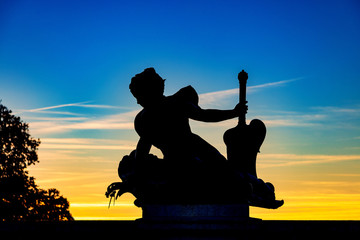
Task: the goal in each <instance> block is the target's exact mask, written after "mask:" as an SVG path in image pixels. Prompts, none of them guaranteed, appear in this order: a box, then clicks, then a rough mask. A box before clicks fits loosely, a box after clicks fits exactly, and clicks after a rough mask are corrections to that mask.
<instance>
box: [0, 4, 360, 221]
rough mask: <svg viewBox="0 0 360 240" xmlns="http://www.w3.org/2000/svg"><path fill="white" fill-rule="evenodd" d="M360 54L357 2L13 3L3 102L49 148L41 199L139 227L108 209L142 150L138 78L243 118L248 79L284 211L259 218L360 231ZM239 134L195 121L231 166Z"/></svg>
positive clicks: (0, 20) (4, 32)
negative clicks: (123, 163) (233, 140)
mask: <svg viewBox="0 0 360 240" xmlns="http://www.w3.org/2000/svg"><path fill="white" fill-rule="evenodd" d="M359 43H360V3H359V1H357V0H353V1H351V0H339V1H332V0H330V1H329V0H327V1H319V0H303V1H280V0H279V1H266V0H263V1H260V0H258V1H257V0H254V1H240V0H238V1H230V0H224V1H213V0H208V1H186V0H181V1H138V0H133V1H121V0H120V1H66V0H65V1H64V0H63V1H57V0H55V1H41V0H39V1H25V0H17V1H9V0H2V1H1V2H0V99H1V100H2V102H1V103H2V104H3V105H5V106H7V107H8V108H9V109H11V110H12V111H13V113H14V114H15V115H17V116H20V117H21V119H22V120H23V121H25V122H27V123H28V124H29V128H30V134H31V136H32V137H34V138H40V140H41V145H40V147H39V151H38V154H39V160H40V162H39V163H38V164H36V165H34V166H31V167H30V168H29V172H30V175H33V176H34V177H35V178H36V181H35V182H36V183H37V184H38V185H39V186H40V187H41V188H57V189H58V190H59V191H60V193H61V194H62V195H63V196H64V197H66V198H67V199H68V200H69V202H70V212H71V213H72V214H73V216H74V218H75V219H77V220H84V219H88V220H91V219H104V220H106V219H107V220H113V219H120V220H124V219H127V220H129V219H136V218H140V217H141V209H139V208H137V207H135V206H134V205H133V201H134V197H133V196H132V195H131V194H125V195H124V196H122V197H121V198H120V199H118V200H117V202H116V204H115V206H111V207H110V208H109V209H108V200H109V199H106V198H105V195H104V193H105V191H106V187H107V186H108V185H109V184H110V183H112V182H116V181H120V179H119V178H118V176H117V167H118V163H119V161H120V160H121V159H122V157H123V156H124V155H127V154H129V153H130V152H131V151H132V150H133V149H135V146H136V143H137V140H138V136H137V134H136V132H135V131H134V129H133V120H134V117H135V116H136V114H137V112H139V111H140V110H141V107H140V106H138V105H137V104H136V100H135V99H134V98H133V96H132V95H131V93H130V92H129V89H128V86H129V82H130V79H131V77H132V76H134V75H135V74H136V73H139V72H141V71H143V70H144V69H145V68H147V67H154V68H155V69H156V71H157V72H158V73H159V74H160V75H161V76H162V77H163V78H165V79H166V82H165V95H171V94H174V93H175V92H177V91H178V90H179V89H180V88H182V87H185V86H187V85H192V86H193V87H194V88H195V89H196V91H197V93H198V94H199V97H200V106H201V107H203V108H217V109H232V108H233V107H234V106H235V105H236V103H237V101H238V81H237V73H238V72H239V71H241V70H242V69H244V70H245V71H247V72H248V74H249V79H248V95H247V100H248V102H249V103H248V106H249V111H248V114H247V119H248V122H249V121H250V120H251V119H254V118H258V119H261V120H263V121H264V123H265V124H266V126H267V136H266V139H265V141H264V143H263V145H262V147H261V149H260V151H261V153H260V154H259V155H258V159H257V168H258V175H259V177H260V178H262V179H264V180H265V181H270V182H272V183H273V184H274V185H275V188H276V196H277V198H278V199H284V201H285V204H284V206H283V207H281V208H280V209H278V210H268V209H261V208H255V207H251V209H250V216H252V217H257V218H262V219H265V220H266V219H269V220H270V219H273V220H278V219H281V220H303V219H308V220H338V219H339V220H360V207H359V206H360V190H359V189H360V96H359V89H360V81H359V80H360V72H359V69H360V44H359ZM235 125H236V119H234V120H228V121H224V122H220V123H201V122H195V121H191V127H192V130H193V132H194V133H196V134H199V135H200V136H201V137H203V138H204V139H206V140H207V141H208V142H210V143H211V144H212V145H214V146H215V147H216V148H217V149H219V151H220V152H221V153H223V154H224V155H225V156H226V147H225V144H224V143H223V141H222V135H223V133H224V132H225V131H226V130H227V129H229V128H232V127H234V126H235ZM152 152H153V153H154V154H157V155H158V156H160V157H161V153H160V152H159V151H158V150H157V149H154V148H153V149H152Z"/></svg>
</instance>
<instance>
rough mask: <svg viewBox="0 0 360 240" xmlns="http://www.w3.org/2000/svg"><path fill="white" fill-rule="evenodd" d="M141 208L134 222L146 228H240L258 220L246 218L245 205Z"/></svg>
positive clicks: (246, 210)
mask: <svg viewBox="0 0 360 240" xmlns="http://www.w3.org/2000/svg"><path fill="white" fill-rule="evenodd" d="M142 209H143V215H142V216H143V217H142V218H141V219H138V220H137V222H138V224H139V226H140V227H141V228H147V229H201V230H204V229H208V230H210V229H216V230H219V229H240V228H243V227H245V226H247V225H248V223H253V222H257V221H261V219H254V218H250V217H249V205H247V204H229V205H227V204H194V205H192V204H189V205H181V204H176V205H175V204H174V205H160V204H159V205H157V204H149V205H145V206H143V207H142Z"/></svg>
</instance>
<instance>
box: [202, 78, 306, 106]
mask: <svg viewBox="0 0 360 240" xmlns="http://www.w3.org/2000/svg"><path fill="white" fill-rule="evenodd" d="M300 79H303V78H293V79H288V80H283V81H277V82H270V83H265V84H260V85H255V86H249V87H247V93H249V94H251V93H253V92H255V91H258V90H261V89H264V88H269V87H279V86H284V85H286V84H287V83H290V82H294V81H297V80H300ZM238 94H239V88H234V89H229V90H223V91H216V92H210V93H203V94H200V95H199V98H200V103H201V105H214V104H216V105H219V102H222V101H224V100H226V99H228V98H230V97H233V96H234V95H238Z"/></svg>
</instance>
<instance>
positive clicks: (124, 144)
mask: <svg viewBox="0 0 360 240" xmlns="http://www.w3.org/2000/svg"><path fill="white" fill-rule="evenodd" d="M41 142H42V143H41V145H40V149H68V150H71V149H96V150H133V149H135V147H136V142H134V141H128V140H112V139H95V138H91V139H90V138H43V139H41Z"/></svg>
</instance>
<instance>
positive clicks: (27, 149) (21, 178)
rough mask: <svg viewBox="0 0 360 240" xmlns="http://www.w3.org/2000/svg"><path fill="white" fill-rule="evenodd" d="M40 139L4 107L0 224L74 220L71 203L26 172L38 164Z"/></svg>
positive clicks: (0, 108)
mask: <svg viewBox="0 0 360 240" xmlns="http://www.w3.org/2000/svg"><path fill="white" fill-rule="evenodd" d="M39 145H40V139H33V138H31V136H30V134H29V125H28V124H26V123H24V122H23V121H21V119H20V117H17V116H14V115H13V114H12V112H11V110H8V109H7V108H6V107H5V106H4V105H2V104H1V103H0V150H1V152H0V221H63V220H65V221H66V220H73V217H72V216H71V214H70V212H69V210H68V209H69V202H68V201H67V199H66V198H64V197H63V196H60V193H59V191H58V190H56V189H48V190H43V189H40V188H38V186H37V185H36V184H35V179H34V178H33V177H30V176H29V175H28V171H26V168H27V167H28V166H30V165H33V164H35V163H38V162H39V160H38V155H37V150H38V147H39Z"/></svg>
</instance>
